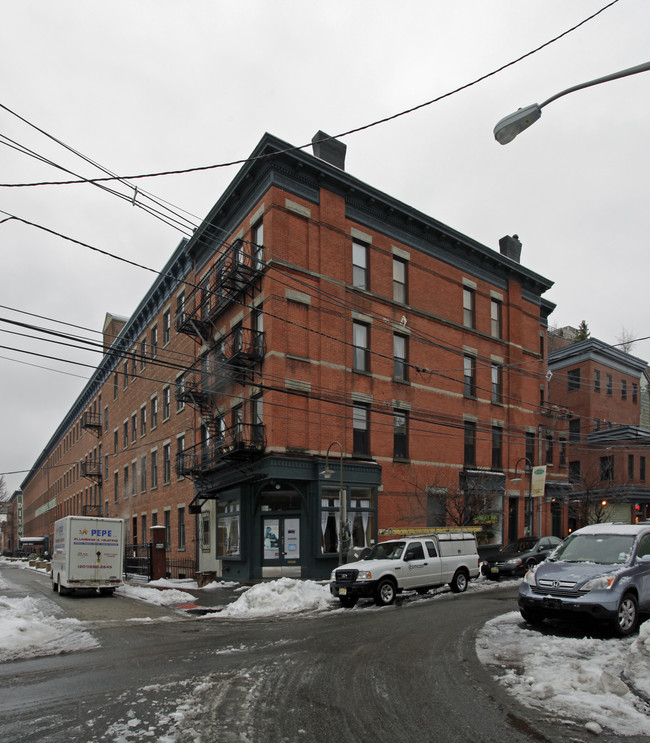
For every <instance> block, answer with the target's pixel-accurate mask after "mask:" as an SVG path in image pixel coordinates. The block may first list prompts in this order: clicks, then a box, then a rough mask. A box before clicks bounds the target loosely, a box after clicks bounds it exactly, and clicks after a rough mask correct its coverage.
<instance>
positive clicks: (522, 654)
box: [0, 559, 650, 736]
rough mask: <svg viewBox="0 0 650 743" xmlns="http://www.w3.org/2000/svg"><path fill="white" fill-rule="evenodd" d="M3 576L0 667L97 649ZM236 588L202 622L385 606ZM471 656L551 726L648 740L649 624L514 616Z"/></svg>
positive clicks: (306, 591)
mask: <svg viewBox="0 0 650 743" xmlns="http://www.w3.org/2000/svg"><path fill="white" fill-rule="evenodd" d="M0 565H2V566H8V565H11V567H13V568H16V567H18V564H17V563H6V562H5V561H4V560H1V559H0ZM20 567H26V564H21V565H20ZM10 576H11V571H10V570H6V569H5V570H3V571H2V573H0V662H6V661H11V660H18V659H23V658H33V657H38V656H43V655H55V654H59V653H67V652H73V651H79V650H90V649H92V648H94V647H98V642H97V640H96V639H95V638H94V637H93V635H92V634H91V633H90V632H88V631H87V630H86V629H85V627H84V623H83V622H80V621H78V620H76V619H67V618H64V617H62V616H61V614H62V610H61V609H60V608H59V607H58V606H57V604H55V603H54V602H53V601H50V600H48V599H47V598H45V597H31V596H28V597H23V598H13V597H10V596H7V595H5V594H6V593H11V590H8V589H11V588H13V586H12V584H11V583H10ZM499 585H500V584H498V583H493V582H491V581H484V580H479V581H473V582H472V583H471V584H470V587H469V589H468V593H479V592H482V591H489V590H493V589H496V588H498V587H499ZM501 585H503V584H501ZM235 586H236V584H233V583H225V582H223V583H221V582H216V583H212V584H210V585H209V586H206V587H205V588H203V589H198V587H197V585H196V583H195V582H194V581H156V582H154V583H151V584H146V585H133V584H129V585H124V586H123V587H121V588H119V589H118V591H117V594H118V595H121V596H125V597H128V598H134V599H137V600H139V601H144V602H148V603H151V604H157V605H162V606H170V607H175V606H179V605H182V604H186V603H191V602H193V601H194V600H195V598H194V596H193V595H192V594H191V593H188V592H187V590H182V589H183V588H185V589H191V590H193V591H196V590H201V591H216V592H218V591H219V590H220V589H221V588H224V587H228V588H231V589H232V588H234V587H235ZM237 590H239V591H241V595H240V596H239V597H238V598H237V599H236V600H235V601H234V602H232V603H230V604H226V605H224V606H223V607H220V610H219V611H217V612H215V613H210V614H207V615H205V616H204V617H203V619H204V620H213V621H214V620H219V619H220V618H226V619H255V618H258V617H264V616H275V615H287V614H298V613H307V614H308V615H310V616H314V615H318V614H323V613H327V614H329V615H330V616H332V611H333V610H334V611H335V612H337V613H338V612H350V611H367V610H371V611H374V610H376V611H386V610H389V611H390V608H388V609H380V608H376V607H373V606H372V604H371V603H370V602H368V603H367V604H365V605H362V604H359V605H358V606H357V607H356V608H355V609H352V610H350V609H340V608H339V607H338V604H337V603H336V602H333V601H332V598H331V596H330V593H329V587H328V586H327V585H323V584H320V583H316V582H314V581H309V580H293V579H290V578H280V579H278V580H275V581H270V582H266V583H260V584H257V585H254V586H252V587H250V588H246V587H243V586H242V587H240V588H239V589H237ZM217 595H218V594H217ZM431 599H433V600H436V601H437V600H440V599H442V600H453V599H460V600H462V597H457V596H455V595H454V594H451V593H450V592H449V591H448V590H447V589H446V588H445V589H440V590H438V591H436V592H435V593H434V595H433V596H428V597H426V598H424V600H431ZM413 600H414V601H421V600H422V598H420V597H417V598H414V599H413ZM567 635H568V636H567ZM236 650H237V649H233V652H235V651H236ZM476 651H477V654H478V657H479V659H480V661H481V662H482V663H483V664H484V665H485V666H486V667H487V668H488V670H490V671H491V672H493V674H494V676H495V678H496V679H497V680H498V682H499V683H500V684H503V685H504V687H505V688H506V689H507V690H508V691H509V692H510V693H511V694H513V695H514V696H515V697H516V698H517V699H518V701H519V702H521V703H523V704H525V705H527V706H530V707H534V708H537V709H540V710H545V711H546V712H548V714H549V715H552V716H554V717H556V718H558V717H560V718H561V717H566V718H567V719H572V720H577V721H579V722H578V724H579V725H584V726H585V727H586V728H587V729H588V730H590V731H591V732H593V733H598V732H600V730H601V729H606V730H610V731H613V732H615V733H617V734H619V735H622V736H625V735H650V705H649V704H648V703H647V702H646V701H645V700H648V699H650V621H647V622H646V623H645V624H643V625H641V629H640V632H639V634H638V636H634V637H631V638H627V639H624V640H619V639H602V638H593V637H587V636H583V634H581V633H574V636H571V635H570V633H562V632H553V631H552V630H551V628H546V629H545V630H544V631H539V630H538V629H533V628H531V627H529V626H528V625H527V624H526V623H525V622H524V621H523V620H522V619H521V617H520V615H519V613H518V612H510V613H508V614H504V615H501V616H499V617H496V618H495V619H493V620H491V621H490V622H488V623H487V624H486V625H484V627H483V628H482V629H481V630H480V631H479V633H478V635H477V638H476ZM194 692H196V689H195V690H194ZM181 696H182V697H183V699H182V700H180V701H183V705H185V709H186V712H187V714H188V715H189V716H190V717H191V716H192V712H191V707H192V703H193V702H192V699H193V697H192V694H187V695H186V694H181ZM183 705H181V706H183ZM181 717H182V715H181ZM124 725H125V726H126V728H127V729H131V731H133V727H134V726H136V725H137V723H136V721H134V720H125V721H124Z"/></svg>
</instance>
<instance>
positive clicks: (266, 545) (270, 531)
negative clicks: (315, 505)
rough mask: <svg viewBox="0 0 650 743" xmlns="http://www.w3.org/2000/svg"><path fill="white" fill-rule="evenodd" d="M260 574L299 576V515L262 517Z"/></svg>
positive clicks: (265, 575)
mask: <svg viewBox="0 0 650 743" xmlns="http://www.w3.org/2000/svg"><path fill="white" fill-rule="evenodd" d="M262 576H263V577H265V578H275V577H278V578H280V577H285V576H286V577H289V578H299V577H300V517H299V516H264V517H263V518H262Z"/></svg>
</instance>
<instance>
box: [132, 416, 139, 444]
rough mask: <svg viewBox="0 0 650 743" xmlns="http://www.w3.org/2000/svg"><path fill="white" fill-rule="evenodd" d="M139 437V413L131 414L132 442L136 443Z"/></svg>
mask: <svg viewBox="0 0 650 743" xmlns="http://www.w3.org/2000/svg"><path fill="white" fill-rule="evenodd" d="M137 438H138V414H137V413H133V415H132V416H131V443H133V444H135V442H136V441H137Z"/></svg>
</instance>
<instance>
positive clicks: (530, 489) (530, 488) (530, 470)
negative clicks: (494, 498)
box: [512, 457, 535, 537]
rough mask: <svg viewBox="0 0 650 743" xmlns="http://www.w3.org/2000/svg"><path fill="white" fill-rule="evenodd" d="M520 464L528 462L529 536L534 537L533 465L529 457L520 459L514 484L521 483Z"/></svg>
mask: <svg viewBox="0 0 650 743" xmlns="http://www.w3.org/2000/svg"><path fill="white" fill-rule="evenodd" d="M519 462H526V465H527V466H528V521H529V524H528V536H529V537H532V536H533V527H534V525H535V517H534V514H533V463H532V462H531V461H530V459H528V457H520V458H519V459H518V460H517V462H516V464H515V476H514V477H513V478H512V482H520V481H521V477H519V472H518V468H519Z"/></svg>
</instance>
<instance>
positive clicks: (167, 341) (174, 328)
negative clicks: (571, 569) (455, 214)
mask: <svg viewBox="0 0 650 743" xmlns="http://www.w3.org/2000/svg"><path fill="white" fill-rule="evenodd" d="M314 153H315V154H314V155H311V154H308V153H306V152H304V151H302V150H298V149H295V148H292V147H291V146H290V145H289V144H287V143H285V142H283V141H281V140H279V139H277V138H275V137H273V136H271V135H268V134H267V135H265V136H264V137H263V138H262V139H261V141H260V142H259V144H258V145H257V147H256V149H255V150H254V152H253V153H252V156H251V158H250V159H249V161H248V162H247V163H246V164H245V165H244V166H243V167H242V169H241V170H240V172H239V173H238V175H237V176H236V177H235V178H234V180H233V181H232V183H231V184H230V186H229V187H228V188H227V189H226V191H225V192H224V194H223V195H222V197H221V198H220V199H219V201H218V202H217V203H216V204H215V206H214V207H213V209H212V210H211V212H210V213H209V214H208V216H207V217H206V219H205V220H204V222H203V223H202V225H201V226H200V228H199V229H198V230H197V231H196V232H195V234H194V235H193V236H192V238H191V239H189V240H188V241H183V242H182V243H181V244H180V245H179V246H178V248H177V249H176V251H175V252H174V254H173V255H172V257H171V259H170V260H169V262H168V264H167V265H166V267H165V268H164V269H163V271H162V272H161V275H160V276H159V277H158V279H157V280H156V281H155V282H154V284H153V286H152V287H151V288H150V290H149V292H148V293H147V295H146V296H145V297H144V299H143V300H142V302H141V303H140V305H139V306H138V308H137V310H136V311H135V313H134V314H133V316H132V317H131V318H129V319H128V320H123V319H122V320H120V319H119V318H117V319H115V318H111V316H107V324H106V327H105V336H106V348H105V354H104V356H103V358H102V361H101V363H100V364H99V366H98V367H97V370H96V372H95V374H94V375H93V377H92V379H91V380H90V381H89V382H88V384H87V385H86V387H85V389H84V390H83V392H82V393H81V395H80V396H79V398H78V399H77V401H76V402H75V404H74V405H73V407H72V408H71V410H70V412H69V413H68V415H67V416H66V417H65V419H64V420H63V421H62V423H61V425H60V426H59V428H58V429H57V431H56V432H55V434H54V435H53V436H52V438H51V439H50V441H49V443H48V445H47V446H46V447H45V449H44V451H43V454H42V456H41V457H40V458H39V460H37V462H36V463H35V464H34V467H33V468H32V471H31V472H30V474H29V475H28V477H27V478H26V479H25V482H24V483H23V486H22V488H23V496H24V514H25V515H24V520H25V533H26V534H32V535H41V534H43V535H46V534H48V533H51V532H52V524H53V521H54V519H55V517H58V516H60V515H64V514H68V513H81V512H88V513H102V514H105V515H110V516H121V517H123V518H125V519H126V520H127V523H128V525H129V533H130V539H131V540H132V541H138V540H140V539H142V538H143V537H144V538H146V535H147V530H148V528H149V527H150V526H152V525H153V524H155V523H157V524H164V525H165V526H166V527H167V531H166V533H167V542H168V547H169V550H170V552H171V554H172V555H174V556H177V555H182V554H183V553H187V554H188V556H194V555H195V556H196V559H197V567H198V568H199V569H200V570H202V571H214V572H215V573H216V574H217V575H221V576H224V577H229V578H233V579H250V578H253V579H254V578H264V577H276V576H280V575H292V576H299V577H318V578H322V577H326V576H328V575H329V572H330V570H331V568H332V567H333V566H335V565H336V564H337V560H338V552H339V546H340V545H339V542H338V535H339V533H340V531H341V525H342V524H341V518H342V516H343V518H344V520H345V517H346V515H347V523H348V525H349V539H348V540H347V542H346V544H345V548H346V549H347V548H356V549H360V548H363V547H365V546H369V545H371V544H372V543H374V542H375V541H376V540H377V539H378V538H379V537H380V533H381V531H383V530H386V529H409V528H413V529H415V528H418V527H419V528H422V527H427V526H429V527H431V526H435V525H443V524H449V523H450V518H451V517H450V515H449V513H446V510H445V506H446V504H448V503H449V502H454V498H455V496H456V495H458V494H460V496H461V500H460V501H456V503H462V499H463V498H465V500H467V499H468V498H469V496H470V494H476V493H477V492H478V493H480V495H481V498H482V503H483V508H482V512H481V514H479V515H478V516H476V515H475V516H474V518H473V519H472V521H473V523H474V524H476V525H477V526H479V527H481V526H482V527H483V529H482V537H485V538H486V539H490V540H492V541H495V542H502V541H505V540H508V539H512V538H515V537H517V536H521V535H522V534H524V533H525V528H526V525H527V524H530V517H531V515H532V514H530V513H529V512H527V509H529V508H531V504H532V500H533V499H531V498H529V497H528V496H527V493H528V490H527V486H526V483H525V482H521V481H520V482H513V481H512V480H513V477H514V475H515V474H518V473H520V472H522V462H523V463H525V460H526V459H528V461H529V462H531V463H533V464H539V463H540V462H541V461H542V458H543V447H546V446H547V445H548V440H549V437H550V439H551V441H552V443H553V445H554V446H555V447H557V448H558V450H560V449H561V450H562V451H564V444H563V443H562V442H563V440H564V438H566V425H564V426H561V425H560V424H559V423H557V425H555V423H556V419H555V418H554V417H553V415H552V414H551V411H550V408H549V405H548V403H547V397H546V391H547V389H546V388H547V380H546V373H547V363H546V351H547V318H548V315H549V314H550V312H551V311H552V309H553V305H552V304H551V303H550V302H548V301H547V300H545V299H544V297H543V295H544V293H545V292H546V291H547V290H548V289H549V288H550V286H551V285H552V284H551V282H550V281H548V280H547V279H545V278H543V277H541V276H540V275H538V274H536V273H534V272H533V271H530V270H529V269H527V268H525V267H524V266H523V265H522V264H521V263H520V251H521V243H520V242H519V240H518V239H517V237H516V236H514V237H505V238H502V240H501V241H500V250H499V251H498V252H497V251H495V250H492V249H490V248H488V247H486V246H484V245H481V244H480V243H478V242H476V241H474V240H472V239H470V238H468V237H466V236H465V235H462V234H461V233H459V232H456V231H455V230H453V229H451V228H449V227H447V226H445V225H444V224H442V223H440V222H438V221H436V220H434V219H432V218H431V217H429V216H427V215H425V214H422V213H421V212H418V211H416V210H415V209H413V208H411V207H409V206H407V205H406V204H403V203H401V202H399V201H397V200H396V199H394V198H392V197H390V196H388V195H386V194H384V193H382V192H381V191H378V190H376V189H374V188H372V187H371V186H369V185H367V184H365V183H363V182H361V181H359V180H358V179H356V178H354V177H352V176H351V175H349V174H348V173H346V172H345V169H344V160H345V146H344V145H342V144H341V143H339V142H336V141H333V140H326V139H325V135H323V134H322V133H319V134H318V135H316V137H315V143H314ZM558 421H559V419H558ZM551 423H552V424H553V425H551ZM524 469H525V464H524ZM567 479H568V466H567V463H566V461H564V460H563V459H559V460H558V462H557V465H556V466H555V467H554V468H552V469H550V470H549V476H548V482H547V496H545V497H544V498H541V499H536V502H535V504H534V506H533V508H534V511H535V514H534V519H533V529H534V532H535V533H541V532H542V531H544V532H546V531H547V530H550V529H551V528H552V527H554V528H555V529H556V531H557V532H558V533H560V530H561V529H562V528H563V524H566V523H567V516H566V514H564V515H563V517H562V518H560V519H559V520H558V519H557V518H556V519H555V521H552V519H551V516H550V513H551V503H552V502H553V498H552V492H553V487H554V484H555V483H560V484H561V483H564V486H565V489H566V483H567ZM341 490H342V491H343V493H344V495H345V498H344V500H343V502H340V500H339V493H340V491H341ZM343 506H346V507H347V508H344V507H343ZM455 508H456V511H457V510H458V506H455ZM452 521H453V519H452ZM561 535H562V536H563V534H561ZM189 553H191V555H190V554H189Z"/></svg>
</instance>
